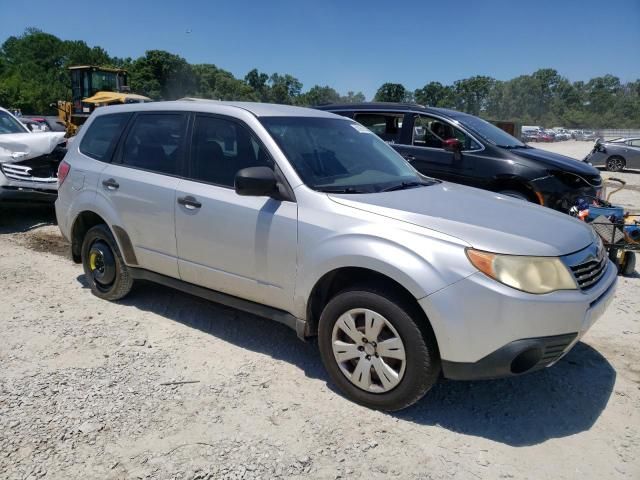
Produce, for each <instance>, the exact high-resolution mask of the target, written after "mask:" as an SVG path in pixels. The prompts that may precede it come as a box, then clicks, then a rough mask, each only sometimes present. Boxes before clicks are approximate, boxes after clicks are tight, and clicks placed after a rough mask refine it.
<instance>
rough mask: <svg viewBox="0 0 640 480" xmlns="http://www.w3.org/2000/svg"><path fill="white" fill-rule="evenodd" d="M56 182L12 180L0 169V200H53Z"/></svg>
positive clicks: (47, 201) (55, 194) (56, 187)
mask: <svg viewBox="0 0 640 480" xmlns="http://www.w3.org/2000/svg"><path fill="white" fill-rule="evenodd" d="M57 195H58V185H57V183H53V184H52V183H50V182H32V181H24V180H12V179H9V178H7V177H6V176H5V175H4V174H3V173H2V172H1V171H0V201H27V202H46V203H51V202H55V200H56V197H57Z"/></svg>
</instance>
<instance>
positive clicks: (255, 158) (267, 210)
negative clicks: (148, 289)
mask: <svg viewBox="0 0 640 480" xmlns="http://www.w3.org/2000/svg"><path fill="white" fill-rule="evenodd" d="M258 166H266V167H269V168H272V169H273V168H274V167H275V165H274V162H273V160H272V158H271V157H270V155H269V153H268V151H267V150H266V149H265V147H264V146H263V145H262V144H261V142H260V141H259V140H258V139H257V137H256V136H255V135H254V134H253V133H252V131H251V130H250V128H249V127H248V126H246V125H244V124H243V123H240V122H239V121H237V120H235V119H232V118H229V117H224V116H214V115H205V114H197V115H196V116H195V121H194V126H193V134H192V141H191V148H190V162H189V170H188V173H187V177H188V178H185V179H184V180H181V181H180V183H179V185H178V189H177V196H176V239H177V242H178V263H179V267H180V276H181V278H182V279H183V280H185V281H187V282H190V283H194V284H197V285H201V286H204V287H207V288H210V289H213V290H217V291H220V292H224V293H227V294H229V295H234V296H238V297H242V298H244V299H247V300H251V301H254V302H258V303H262V304H265V305H269V306H272V307H275V308H280V309H286V308H287V307H288V306H289V305H290V304H291V299H292V298H293V289H294V285H295V277H296V252H297V216H298V210H297V204H296V203H295V202H291V201H280V200H274V199H273V198H269V197H247V196H240V195H238V194H237V193H236V192H235V189H234V180H235V175H236V173H237V172H238V170H241V169H243V168H248V167H258Z"/></svg>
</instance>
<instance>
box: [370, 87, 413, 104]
mask: <svg viewBox="0 0 640 480" xmlns="http://www.w3.org/2000/svg"><path fill="white" fill-rule="evenodd" d="M406 96H407V90H406V88H404V85H402V84H401V83H383V84H382V86H381V87H380V88H379V89H378V91H377V92H376V95H375V97H373V99H374V100H375V101H376V102H404V101H405V99H406Z"/></svg>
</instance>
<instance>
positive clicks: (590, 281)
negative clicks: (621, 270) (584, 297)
mask: <svg viewBox="0 0 640 480" xmlns="http://www.w3.org/2000/svg"><path fill="white" fill-rule="evenodd" d="M569 268H570V269H571V273H573V277H574V278H575V279H576V282H577V283H578V286H579V287H580V288H581V289H582V290H587V289H588V288H591V287H592V286H594V285H595V284H596V283H597V282H598V280H600V278H602V276H603V275H604V273H605V271H606V269H607V256H606V255H605V254H604V249H600V253H599V255H598V256H597V257H595V258H593V257H591V258H590V259H589V260H587V261H585V262H582V263H578V264H576V265H570V266H569Z"/></svg>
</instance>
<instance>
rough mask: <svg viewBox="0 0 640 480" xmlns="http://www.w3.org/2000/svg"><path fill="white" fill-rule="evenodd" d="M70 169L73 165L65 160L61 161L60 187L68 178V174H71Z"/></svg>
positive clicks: (59, 168)
mask: <svg viewBox="0 0 640 480" xmlns="http://www.w3.org/2000/svg"><path fill="white" fill-rule="evenodd" d="M70 171H71V165H69V164H68V163H67V162H65V161H64V160H63V161H61V162H60V165H58V188H60V185H62V184H63V183H64V179H65V178H67V175H69V172H70Z"/></svg>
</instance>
